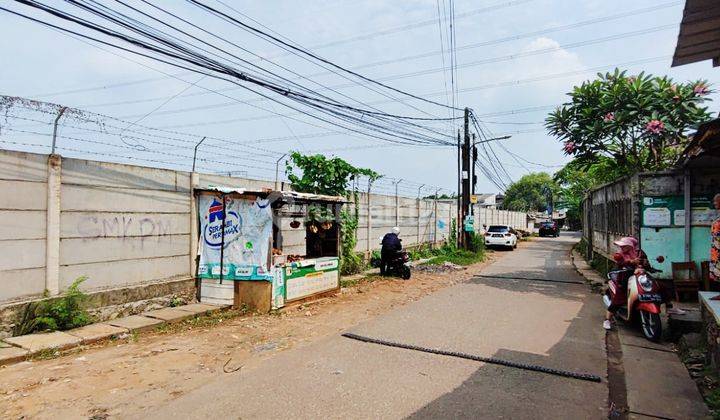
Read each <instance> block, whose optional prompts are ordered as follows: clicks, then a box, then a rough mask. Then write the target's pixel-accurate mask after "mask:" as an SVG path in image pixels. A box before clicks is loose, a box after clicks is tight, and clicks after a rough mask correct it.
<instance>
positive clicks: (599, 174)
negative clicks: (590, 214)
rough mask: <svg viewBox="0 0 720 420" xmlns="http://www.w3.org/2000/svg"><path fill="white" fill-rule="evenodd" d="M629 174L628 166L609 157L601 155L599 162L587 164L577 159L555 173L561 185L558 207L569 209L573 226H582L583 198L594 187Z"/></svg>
mask: <svg viewBox="0 0 720 420" xmlns="http://www.w3.org/2000/svg"><path fill="white" fill-rule="evenodd" d="M625 175H629V171H628V168H626V167H620V166H619V165H618V162H617V161H616V160H614V159H611V158H609V157H605V156H600V157H598V158H597V162H596V163H594V164H592V165H587V164H586V163H585V162H583V161H582V160H579V159H575V160H573V161H571V162H570V163H568V164H567V165H565V166H564V167H563V168H562V169H561V170H559V171H558V172H557V173H555V176H554V177H553V178H554V180H555V182H557V184H558V185H559V186H560V191H559V193H558V201H557V202H556V203H555V206H556V207H557V208H564V209H567V222H568V224H569V225H570V226H571V227H573V228H580V221H581V213H582V200H583V198H584V197H585V194H586V193H587V192H588V191H590V190H591V189H592V188H594V187H596V186H598V185H601V184H605V183H608V182H612V181H614V180H616V179H618V178H621V177H623V176H625Z"/></svg>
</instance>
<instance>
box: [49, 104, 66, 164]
mask: <svg viewBox="0 0 720 420" xmlns="http://www.w3.org/2000/svg"><path fill="white" fill-rule="evenodd" d="M65 111H67V107H66V106H64V107H61V108H60V110H59V111H58V114H57V117H55V123H54V124H53V137H52V147H51V148H50V154H51V155H54V154H55V142H56V140H57V126H58V121H60V117H62V116H63V114H64V113H65Z"/></svg>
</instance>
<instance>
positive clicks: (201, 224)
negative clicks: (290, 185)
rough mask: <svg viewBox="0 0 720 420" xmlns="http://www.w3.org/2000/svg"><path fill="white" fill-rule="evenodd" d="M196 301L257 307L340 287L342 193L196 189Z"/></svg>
mask: <svg viewBox="0 0 720 420" xmlns="http://www.w3.org/2000/svg"><path fill="white" fill-rule="evenodd" d="M195 194H196V196H197V208H198V227H197V228H198V233H199V234H198V257H199V260H198V264H197V267H198V268H197V278H198V279H199V280H200V281H199V283H198V287H199V289H200V290H199V293H198V295H199V296H200V301H201V302H206V303H214V304H232V305H233V306H235V307H240V306H245V307H247V308H249V309H252V310H257V311H259V312H268V311H270V310H271V309H278V308H281V307H283V306H285V305H286V304H287V303H289V302H293V301H298V300H302V299H305V298H308V297H310V296H315V295H318V294H323V293H327V292H331V291H335V290H338V289H339V287H340V276H339V259H338V256H339V249H340V243H339V242H340V239H339V238H340V235H339V233H340V229H339V226H338V221H339V217H338V214H339V212H340V209H341V208H342V206H343V204H344V199H343V198H342V197H334V196H324V195H315V194H305V193H297V192H292V191H273V190H269V189H268V190H245V189H229V188H222V187H217V188H208V189H201V190H196V191H195Z"/></svg>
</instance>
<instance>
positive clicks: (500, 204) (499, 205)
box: [495, 194, 505, 209]
mask: <svg viewBox="0 0 720 420" xmlns="http://www.w3.org/2000/svg"><path fill="white" fill-rule="evenodd" d="M503 201H505V196H504V195H502V194H496V195H495V206H496V207H497V208H499V209H501V208H503Z"/></svg>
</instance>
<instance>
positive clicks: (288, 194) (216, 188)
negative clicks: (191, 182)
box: [196, 185, 346, 203]
mask: <svg viewBox="0 0 720 420" xmlns="http://www.w3.org/2000/svg"><path fill="white" fill-rule="evenodd" d="M196 191H212V192H220V193H223V194H231V193H235V194H240V195H243V194H249V195H259V196H263V197H265V196H269V195H271V194H272V195H276V196H277V195H280V196H281V197H282V199H283V200H285V201H306V202H312V201H316V202H336V203H342V202H345V201H346V199H345V197H341V196H334V195H322V194H310V193H301V192H295V191H275V190H271V189H267V188H266V189H262V190H251V189H247V188H238V187H226V186H222V185H209V186H208V187H207V188H196Z"/></svg>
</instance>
